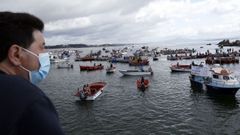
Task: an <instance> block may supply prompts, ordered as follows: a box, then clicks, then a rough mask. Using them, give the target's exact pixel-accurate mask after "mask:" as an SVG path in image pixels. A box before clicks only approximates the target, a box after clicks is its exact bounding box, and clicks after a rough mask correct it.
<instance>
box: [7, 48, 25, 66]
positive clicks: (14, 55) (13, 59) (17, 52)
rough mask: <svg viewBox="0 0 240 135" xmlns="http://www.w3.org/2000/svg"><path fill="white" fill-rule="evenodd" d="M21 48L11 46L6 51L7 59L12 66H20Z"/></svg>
mask: <svg viewBox="0 0 240 135" xmlns="http://www.w3.org/2000/svg"><path fill="white" fill-rule="evenodd" d="M21 52H22V48H21V47H20V46H18V45H16V44H14V45H12V46H11V47H10V48H9V50H8V59H9V62H10V63H11V64H13V65H14V66H20V65H21V55H22V53H21Z"/></svg>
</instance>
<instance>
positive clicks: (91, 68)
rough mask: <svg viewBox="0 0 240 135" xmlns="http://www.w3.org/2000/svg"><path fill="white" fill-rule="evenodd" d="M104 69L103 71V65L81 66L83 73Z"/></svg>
mask: <svg viewBox="0 0 240 135" xmlns="http://www.w3.org/2000/svg"><path fill="white" fill-rule="evenodd" d="M102 69H103V65H102V64H99V65H95V66H80V70H81V71H93V70H102Z"/></svg>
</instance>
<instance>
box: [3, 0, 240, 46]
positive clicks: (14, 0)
mask: <svg viewBox="0 0 240 135" xmlns="http://www.w3.org/2000/svg"><path fill="white" fill-rule="evenodd" d="M0 11H12V12H27V13H31V14H33V15H35V16H37V17H39V18H41V19H42V20H43V21H44V23H45V30H44V35H45V40H46V43H47V45H56V44H75V43H83V44H104V43H110V44H115V43H148V42H162V41H169V40H176V41H177V40H183V39H185V40H186V39H189V40H190V39H200V40H206V39H221V38H222V39H224V38H232V37H233V38H239V37H240V36H239V35H240V2H239V1H238V0H1V1H0Z"/></svg>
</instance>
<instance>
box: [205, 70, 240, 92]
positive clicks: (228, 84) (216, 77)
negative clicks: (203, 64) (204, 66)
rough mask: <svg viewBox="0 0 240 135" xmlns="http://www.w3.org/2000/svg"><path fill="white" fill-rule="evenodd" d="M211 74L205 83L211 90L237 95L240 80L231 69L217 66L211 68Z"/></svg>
mask: <svg viewBox="0 0 240 135" xmlns="http://www.w3.org/2000/svg"><path fill="white" fill-rule="evenodd" d="M210 71H211V75H210V76H209V77H208V78H207V80H206V82H205V84H206V87H207V90H208V91H209V92H216V93H224V94H231V95H235V94H236V93H237V91H238V90H239V88H240V82H239V80H238V79H237V78H236V77H235V76H234V75H233V72H231V71H230V70H229V69H226V68H222V67H215V68H212V69H211V70H210Z"/></svg>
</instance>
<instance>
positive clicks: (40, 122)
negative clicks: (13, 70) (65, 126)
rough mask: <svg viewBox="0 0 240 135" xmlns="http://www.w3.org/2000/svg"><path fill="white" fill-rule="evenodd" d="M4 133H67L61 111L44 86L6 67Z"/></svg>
mask: <svg viewBox="0 0 240 135" xmlns="http://www.w3.org/2000/svg"><path fill="white" fill-rule="evenodd" d="M0 135H63V132H62V129H61V127H60V124H59V120H58V115H57V112H56V110H55V108H54V106H53V104H52V102H51V101H50V100H49V98H48V97H47V96H46V95H45V94H44V93H43V92H42V90H40V89H39V88H38V87H37V86H35V85H33V84H31V83H30V82H29V81H28V80H25V79H23V78H22V77H19V76H13V75H6V74H5V73H3V72H2V71H0Z"/></svg>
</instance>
